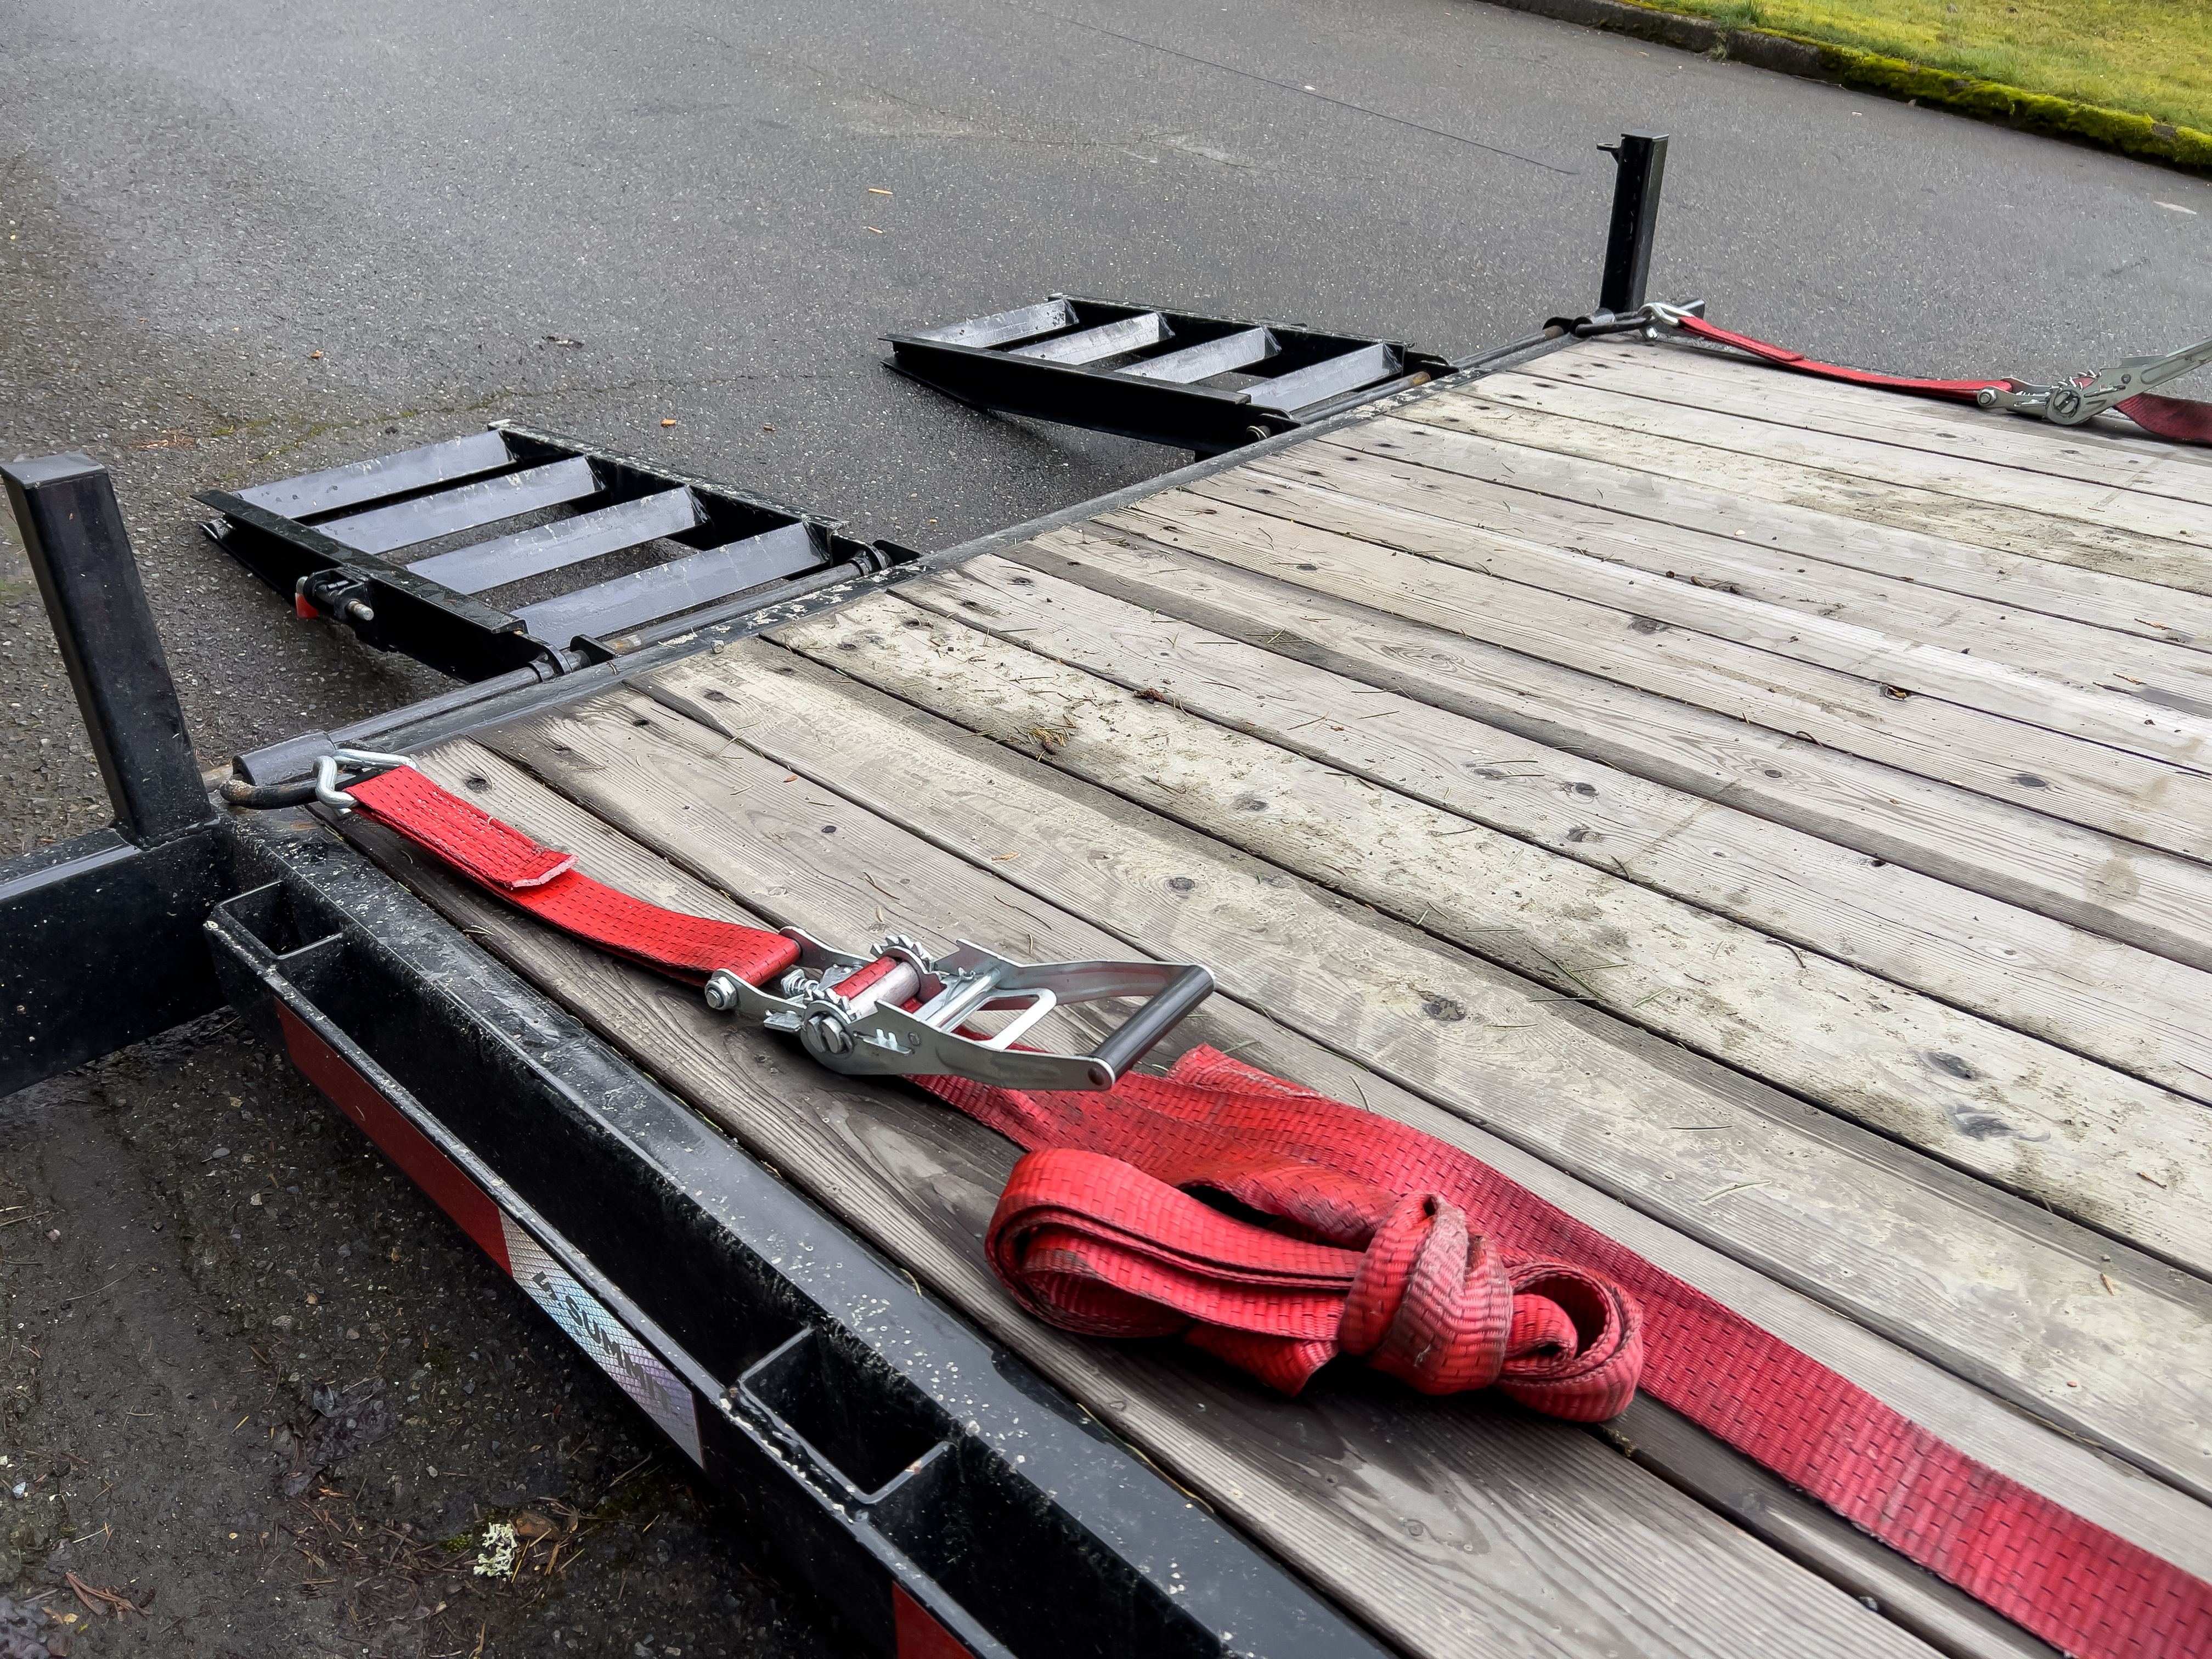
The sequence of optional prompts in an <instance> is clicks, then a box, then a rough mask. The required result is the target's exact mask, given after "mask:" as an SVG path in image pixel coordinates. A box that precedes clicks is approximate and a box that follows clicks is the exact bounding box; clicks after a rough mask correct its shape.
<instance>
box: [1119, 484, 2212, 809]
mask: <svg viewBox="0 0 2212 1659" xmlns="http://www.w3.org/2000/svg"><path fill="white" fill-rule="evenodd" d="M1190 495H1192V496H1197V497H1200V498H1201V499H1203V500H1206V501H1218V502H1219V503H1221V505H1222V507H1238V508H1242V509H1243V510H1244V511H1246V512H1249V513H1258V514H1260V515H1261V518H1262V519H1263V520H1264V519H1267V518H1281V519H1288V520H1291V521H1292V522H1293V523H1297V524H1302V525H1306V526H1313V527H1321V521H1322V520H1323V519H1324V518H1325V519H1327V520H1329V523H1328V526H1327V527H1328V528H1329V529H1330V530H1332V531H1333V532H1335V533H1337V534H1341V535H1349V536H1352V537H1354V538H1357V539H1359V540H1362V541H1370V542H1373V543H1374V544H1376V545H1377V546H1379V547H1388V548H1394V549H1396V550H1399V551H1401V552H1407V553H1416V554H1419V556H1422V557H1423V558H1428V559H1435V560H1437V561H1438V562H1442V563H1444V564H1450V565H1456V566H1458V567H1459V568H1461V569H1462V570H1475V571H1480V572H1481V573H1482V574H1485V575H1489V576H1496V577H1498V578H1499V579H1500V580H1504V581H1509V582H1515V583H1518V584H1520V585H1522V586H1527V587H1532V588H1535V589H1537V590H1539V591H1540V592H1547V593H1557V594H1559V595H1562V596H1564V597H1566V598H1570V599H1583V600H1587V601H1589V603H1591V604H1594V605H1609V606H1611V607H1612V608H1613V609H1614V610H1616V611H1621V612H1623V613H1624V614H1626V615H1630V616H1643V617H1646V618H1649V619H1653V620H1656V621H1657V622H1659V623H1663V624H1664V625H1666V626H1667V627H1669V628H1674V629H1683V630H1686V631H1688V632H1692V633H1697V634H1701V635H1706V636H1709V637H1711V638H1713V639H1717V640H1724V641H1729V643H1731V644H1735V645H1741V646H1748V647H1753V648H1754V649H1756V650H1759V651H1764V652H1767V653H1771V655H1773V656H1775V657H1778V658H1782V659H1787V660H1789V661H1791V662H1798V663H1806V664H1810V665H1814V666H1815V667H1820V668H1826V669H1829V670H1831V671H1834V672H1836V673H1839V674H1849V675H1851V676H1853V677H1855V678H1858V679H1861V680H1864V681H1867V682H1869V684H1872V685H1874V686H1875V687H1877V688H1879V689H1880V690H1881V691H1882V693H1883V694H1884V695H1885V696H1889V697H1891V698H1892V699H1893V700H1899V699H1897V694H1898V693H1899V692H1900V691H1902V692H1905V693H1906V694H1908V695H1910V696H1933V697H1940V698H1942V699H1943V700H1944V701H1945V702H1952V703H1956V704H1958V705H1959V706H1960V707H1961V708H1974V709H1978V710H1980V711H1981V712H1982V713H1984V714H1996V715H2000V716H2002V718H2004V719H2006V720H2015V721H2018V722H2020V723H2021V725H2024V726H2039V727H2040V728H2042V729H2043V730H2045V731H2047V732H2058V733H2060V734H2062V735H2063V736H2066V737H2070V738H2081V739H2082V740H2084V741H2086V742H2090V743H2098V744H2106V745H2107V746H2109V747H2111V748H2114V749H2118V750H2123V751H2124V752H2126V753H2129V754H2134V755H2140V756H2142V757H2145V758H2147V759H2151V760H2157V761H2162V762H2164V763H2166V765H2168V766H2172V767H2178V768H2181V769H2186V770H2190V771H2197V770H2199V769H2203V767H2205V766H2206V764H2207V763H2208V762H2212V719H2208V718H2206V717H2205V716H2204V715H2203V714H2188V713H2183V712H2180V711H2178V710H2176V709H2173V708H2168V707H2162V706H2160V705H2159V704H2156V703H2147V702H2144V700H2143V699H2142V698H2140V697H2138V696H2135V695H2134V694H2133V692H2131V691H2130V690H2129V688H2127V687H2126V686H2118V687H2115V688H2112V689H2111V690H2106V689H2101V688H2100V687H2099V686H2097V685H2095V684H2088V683H2086V682H2085V681H2084V680H2083V679H2081V678H2071V677H2069V678H2057V677H2055V676H2054V675H2052V674H2050V673H2046V672H2043V671H2039V667H2040V665H2038V668H2035V669H2031V668H2023V667H2021V666H2019V665H2016V664H2015V663H2011V662H2002V661H1993V660H1990V659H1986V658H1984V657H1982V656H1978V655H1976V654H1973V653H1971V652H1962V651H1960V649H1959V648H1958V647H1957V646H1956V644H1955V643H1950V642H1946V643H1942V644H1940V645H1939V644H1937V643H1936V642H1935V641H1936V636H1935V635H1933V634H1932V633H1931V632H1930V631H1929V630H1927V629H1923V628H1918V627H1916V628H1914V629H1913V631H1912V635H1905V636H1899V635H1893V634H1889V633H1885V632H1882V631H1880V630H1877V629H1872V628H1868V627H1864V626H1861V625H1857V624H1854V623H1848V622H1844V621H1843V620H1841V619H1839V618H1836V617H1828V616H1825V615H1822V614H1821V613H1820V611H1817V610H1812V609H1809V608H1808V609H1802V610H1801V609H1793V608H1784V607H1783V606H1780V605H1775V604H1772V603H1771V602H1769V601H1767V600H1765V599H1759V598H1755V597H1753V596H1750V595H1747V594H1743V593H1739V592H1729V591H1726V590H1724V589H1719V588H1713V587H1703V586H1695V585H1693V584H1691V583H1688V582H1682V581H1671V580H1668V579H1667V578H1666V577H1665V576H1664V575H1660V574H1654V573H1652V572H1650V571H1649V570H1645V569H1642V568H1635V567H1632V566H1629V565H1626V564H1623V563H1618V562H1613V561H1609V560H1607V559H1603V558H1600V557H1595V556H1590V555H1588V554H1585V553H1583V552H1582V551H1580V550H1574V549H1561V548H1555V547H1547V546H1545V545H1543V544H1541V543H1537V542H1532V541H1528V540H1525V539H1522V538H1516V537H1508V536H1500V535H1498V534H1497V533H1495V532H1491V531H1486V530H1481V529H1478V528H1476V527H1474V526H1469V525H1467V524H1464V523H1461V522H1458V521H1455V520H1449V519H1442V518H1438V517H1437V516H1436V515H1434V514H1433V513H1429V512H1427V511H1425V510H1408V509H1407V508H1404V507H1398V506H1395V505H1391V504H1389V503H1386V502H1383V501H1378V500H1375V499H1371V498H1362V497H1359V496H1355V495H1349V494H1346V493H1345V492H1343V491H1339V490H1329V489H1322V488H1317V487H1316V486H1315V485H1314V484H1313V483H1311V481H1310V480H1292V479H1289V478H1285V477H1281V476H1279V475H1275V474H1271V473H1256V474H1252V473H1247V472H1246V471H1245V470H1244V469H1243V468H1239V469H1237V470H1236V471H1230V472H1225V473H1220V474H1217V475H1216V476H1214V477H1211V478H1204V479H1200V480H1199V481H1198V482H1197V483H1194V484H1193V485H1192V486H1191V489H1190ZM1163 507H1164V510H1168V511H1173V512H1176V513H1195V512H1198V511H1200V510H1201V509H1200V508H1198V507H1194V505H1193V504H1192V502H1191V501H1190V500H1189V499H1188V497H1184V498H1182V499H1180V500H1178V499H1176V498H1175V497H1173V496H1170V497H1165V498H1164V500H1163ZM1138 510H1141V509H1138ZM1213 516H1217V517H1218V516H1223V514H1222V512H1221V509H1220V508H1217V509H1216V512H1215V514H1214V515H1213ZM1223 527H1224V528H1242V529H1243V530H1245V531H1246V532H1248V533H1249V531H1250V530H1251V528H1253V526H1252V524H1251V521H1250V520H1245V519H1242V518H1234V519H1232V520H1231V524H1230V525H1229V526H1223ZM1270 533H1271V534H1272V533H1273V532H1272V530H1271V531H1270ZM1913 635H1924V636H1925V637H1922V638H1915V637H1914V636H1913ZM2143 648H2144V649H2146V650H2148V649H2151V648H2152V647H2143ZM2048 654H2049V655H2050V656H2053V657H2056V656H2058V655H2060V652H2059V651H2058V650H2057V649H2052V650H2051V651H2050V652H2049V653H2048ZM2172 654H2173V655H2175V656H2177V657H2179V658H2180V659H2182V660H2183V661H2184V662H2185V663H2187V662H2188V661H2189V659H2193V658H2195V657H2196V656H2197V654H2198V653H2195V652H2184V651H2176V652H2173V653H2172ZM2186 689H2187V690H2203V688H2200V687H2196V686H2189V687H2187V688H2186ZM2197 701H2198V702H2199V703H2200V705H2201V706H2202V707H2203V708H2205V709H2207V710H2212V702H2205V701H2203V698H2201V697H2200V698H2199V699H2197Z"/></svg>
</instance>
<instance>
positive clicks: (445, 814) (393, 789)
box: [346, 766, 799, 985]
mask: <svg viewBox="0 0 2212 1659" xmlns="http://www.w3.org/2000/svg"><path fill="white" fill-rule="evenodd" d="M346 793H348V794H349V795H351V796H352V797H353V799H354V802H355V804H356V807H357V809H358V810H359V811H361V813H362V816H363V817H369V818H374V820H375V821H376V822H377V823H383V824H388V825H390V826H391V827H392V829H397V830H398V832H399V833H400V834H401V835H403V836H406V837H407V839H408V840H410V841H411V842H414V843H415V844H416V846H417V847H420V848H422V849H423V851H425V852H427V853H434V854H436V855H437V856H438V857H439V858H440V859H441V860H444V861H445V862H446V863H447V864H449V865H451V866H453V868H454V869H456V870H458V871H459V872H461V873H462V874H463V875H465V876H466V877H467V878H469V879H470V880H471V881H473V882H475V883H476V884H477V885H478V886H480V887H483V888H485V889H487V890H489V891H491V892H494V893H496V894H498V895H499V896H500V897H501V898H503V899H505V900H506V901H507V902H508V903H510V904H512V905H514V906H516V907H518V908H521V909H524V910H527V911H529V912H530V914H531V915H533V916H536V917H537V918H538V920H539V921H543V922H546V923H548V924H550V926H552V927H558V928H559V929H560V930H561V931H562V933H574V935H575V936H576V937H577V938H578V939H589V940H590V941H591V942H592V944H594V945H598V946H599V948H600V949H601V950H602V951H611V952H612V953H613V954H614V955H616V956H618V957H629V959H630V960H631V961H632V962H635V963H641V964H642V965H643V966H645V967H647V968H652V969H657V970H658V971H659V972H661V973H664V974H666V975H668V976H669V977H670V978H671V979H680V980H682V981H684V983H685V984H687V985H703V984H705V983H706V982H707V975H709V974H711V973H713V972H714V970H715V969H718V968H727V969H729V970H730V971H731V972H732V973H733V974H737V975H740V976H742V977H743V978H744V981H746V983H748V984H750V985H758V984H760V983H762V982H763V981H766V980H769V979H772V978H774V977H775V975H778V974H781V973H782V972H783V971H784V970H785V969H787V968H789V967H791V966H792V964H793V963H796V962H797V961H798V960H799V945H798V942H797V941H796V940H793V939H786V938H785V937H784V936H783V935H782V934H781V933H769V932H768V931H767V930H766V929H764V928H760V927H739V926H738V924H737V923H735V922H731V921H710V920H708V918H707V917H705V916H687V915H682V914H680V913H679V912H677V911H674V910H664V909H662V908H660V907H659V905H657V904H647V903H646V902H645V901H644V900H642V899H635V898H632V897H631V896H629V894H627V893H623V892H618V891H617V890H615V889H614V888H611V887H610V886H608V885H607V884H605V882H599V881H593V880H592V878H590V877H589V876H587V875H584V874H582V873H581V872H579V871H578V870H577V869H576V867H575V864H576V860H575V855H574V854H570V853H556V852H555V851H553V850H552V849H551V848H546V847H540V846H539V845H538V843H537V842H534V841H532V840H531V839H530V837H529V836H526V835H524V834H523V833H522V831H520V829H515V828H514V827H513V825H511V824H506V823H501V822H500V821H499V820H498V819H497V818H495V817H492V815H491V814H490V813H489V812H487V811H484V810H483V808H482V807H479V806H471V805H469V803H468V802H466V801H465V800H463V799H461V798H460V797H459V795H455V794H451V793H447V791H445V790H443V789H441V788H440V787H438V786H437V785H436V784H435V783H433V782H431V781H430V780H429V779H428V778H426V777H424V776H423V775H422V774H421V773H420V772H417V771H416V769H414V768H413V767H411V766H400V767H395V768H393V769H392V770H391V771H389V772H386V773H384V774H382V775H380V776H378V777H374V778H369V779H367V780H365V781H362V782H360V783H354V784H349V785H348V786H347V787H346Z"/></svg>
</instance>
